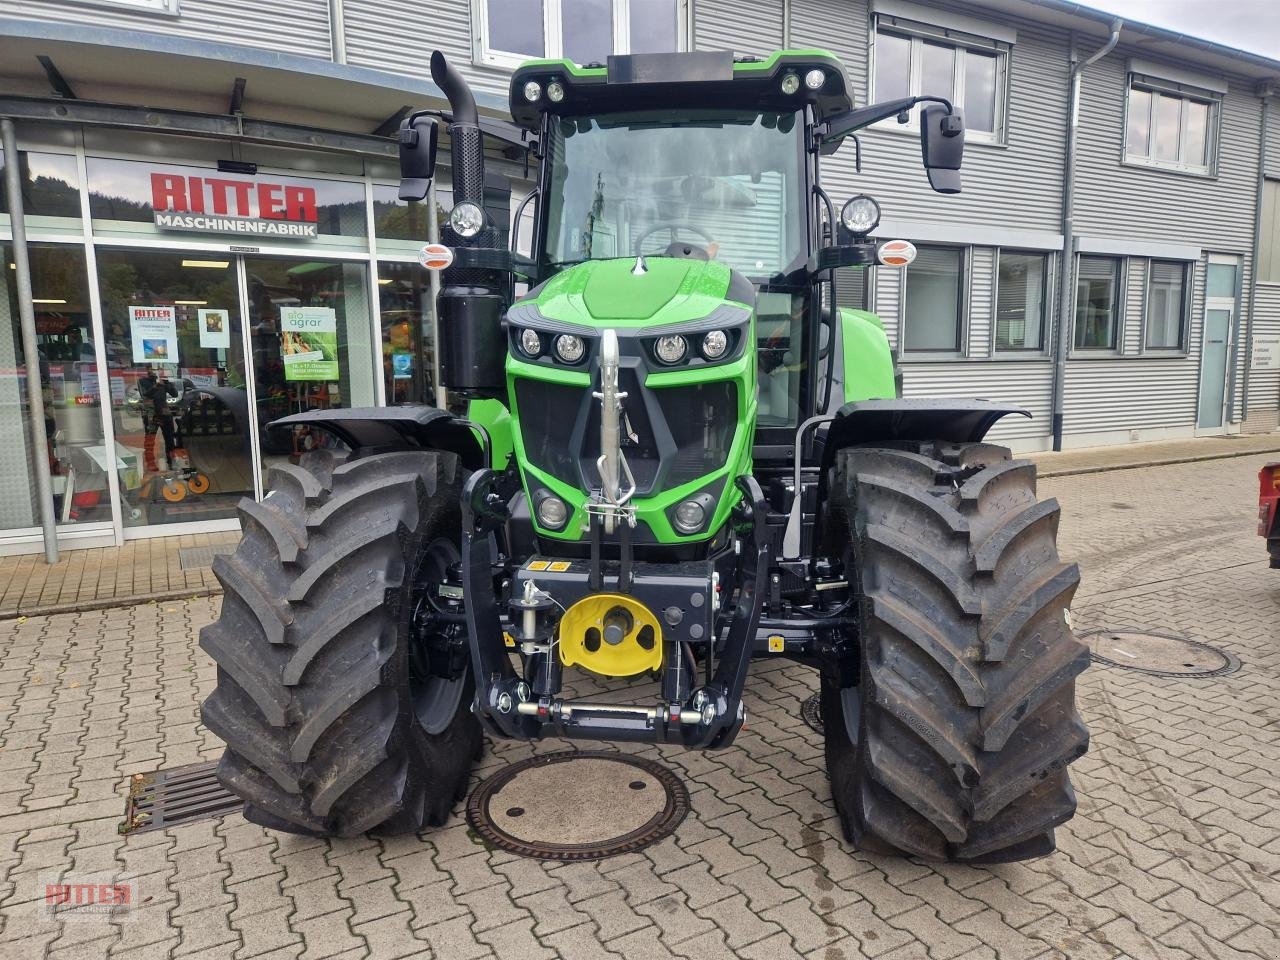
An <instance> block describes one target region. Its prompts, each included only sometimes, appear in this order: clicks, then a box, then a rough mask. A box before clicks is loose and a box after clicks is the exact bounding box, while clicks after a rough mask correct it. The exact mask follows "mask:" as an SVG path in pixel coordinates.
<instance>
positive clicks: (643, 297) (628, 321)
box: [521, 257, 755, 329]
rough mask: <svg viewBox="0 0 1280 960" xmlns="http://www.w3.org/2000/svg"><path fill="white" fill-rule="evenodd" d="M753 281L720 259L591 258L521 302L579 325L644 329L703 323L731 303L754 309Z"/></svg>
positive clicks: (555, 277)
mask: <svg viewBox="0 0 1280 960" xmlns="http://www.w3.org/2000/svg"><path fill="white" fill-rule="evenodd" d="M754 299H755V296H754V291H753V288H752V286H751V284H750V282H749V281H747V280H746V278H744V277H740V276H738V275H737V274H735V273H733V271H731V270H730V269H729V267H727V266H726V265H725V264H723V263H720V262H718V261H715V260H691V259H687V258H683V257H643V258H636V257H625V258H621V259H616V260H587V261H584V262H583V263H579V264H576V265H575V266H572V267H570V268H568V269H567V270H563V271H561V272H560V273H558V274H556V275H555V276H554V277H552V278H551V279H550V280H548V281H547V282H546V283H544V284H542V285H541V286H539V287H536V288H534V289H533V290H531V291H530V293H529V295H528V296H527V297H525V298H524V299H523V300H522V301H521V303H522V304H528V303H532V304H535V305H536V307H537V310H538V312H539V313H541V314H542V315H543V316H544V317H547V318H549V319H552V320H559V321H561V322H562V323H569V324H574V325H575V326H582V327H592V328H603V327H614V328H622V329H627V328H640V327H648V326H656V325H659V324H660V325H662V326H667V325H668V324H679V323H685V322H692V321H696V320H701V319H703V318H705V317H707V316H708V315H709V314H711V313H712V312H713V311H715V310H716V308H717V307H719V306H721V305H722V304H723V303H724V302H725V300H732V301H736V302H738V303H742V304H743V305H745V306H748V307H750V306H751V305H752V303H753V302H754Z"/></svg>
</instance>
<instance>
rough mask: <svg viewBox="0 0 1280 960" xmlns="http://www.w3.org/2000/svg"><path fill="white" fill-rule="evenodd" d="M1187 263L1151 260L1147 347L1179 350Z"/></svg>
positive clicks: (1188, 274) (1186, 303)
mask: <svg viewBox="0 0 1280 960" xmlns="http://www.w3.org/2000/svg"><path fill="white" fill-rule="evenodd" d="M1189 267H1190V265H1189V264H1187V263H1183V262H1179V261H1170V260H1152V261H1151V272H1150V273H1149V274H1148V276H1147V349H1148V350H1181V349H1182V348H1183V343H1184V337H1183V334H1184V331H1185V329H1186V321H1187V316H1188V313H1187V308H1188V306H1189V301H1190V297H1189V296H1188V295H1187V294H1188V286H1189V282H1190V278H1191V270H1190V269H1189Z"/></svg>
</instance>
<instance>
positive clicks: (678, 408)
mask: <svg viewBox="0 0 1280 960" xmlns="http://www.w3.org/2000/svg"><path fill="white" fill-rule="evenodd" d="M654 394H655V395H656V396H657V398H658V403H659V405H660V406H661V407H662V415H663V417H664V419H666V421H667V427H668V428H669V429H670V430H671V439H672V440H674V441H675V445H676V453H675V457H674V459H673V460H672V461H671V467H670V470H669V471H668V473H667V477H666V481H665V483H664V486H666V487H668V488H670V487H678V486H680V485H681V484H684V483H688V482H689V481H690V480H696V479H698V478H699V477H702V476H705V475H706V474H708V473H711V472H712V471H713V470H718V469H719V468H720V467H723V466H724V465H725V461H727V460H728V459H729V447H730V446H731V445H732V444H733V433H734V429H735V428H736V427H737V425H738V391H737V388H736V386H735V385H734V384H733V383H730V382H728V381H720V382H718V383H701V384H698V385H697V386H692V387H667V388H665V389H662V390H655V391H654Z"/></svg>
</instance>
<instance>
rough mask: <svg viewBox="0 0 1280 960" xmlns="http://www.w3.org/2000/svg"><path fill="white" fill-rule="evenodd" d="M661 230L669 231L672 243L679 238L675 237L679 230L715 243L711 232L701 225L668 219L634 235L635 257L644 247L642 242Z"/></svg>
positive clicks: (709, 242)
mask: <svg viewBox="0 0 1280 960" xmlns="http://www.w3.org/2000/svg"><path fill="white" fill-rule="evenodd" d="M661 230H670V231H671V243H672V245H674V244H675V243H677V242H678V240H679V238H678V237H677V234H678V233H679V232H680V231H681V230H689V231H690V232H692V233H696V234H697V235H698V236H700V237H701V238H702V239H703V240H705V241H707V243H708V244H712V243H715V240H713V239H712V238H711V234H709V233H707V231H705V230H703V229H702V228H701V227H695V226H694V225H693V224H692V223H684V222H682V221H678V220H670V221H666V222H662V223H655V224H654V225H653V226H652V227H650V228H649V229H647V230H646V231H644V233H642V234H640V236H638V237H636V256H637V257H638V256H640V253H641V251H642V250H643V248H644V242H645V241H646V240H648V239H649V237H651V236H652V235H653V234H655V233H658V232H659V231H661Z"/></svg>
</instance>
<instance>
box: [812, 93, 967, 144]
mask: <svg viewBox="0 0 1280 960" xmlns="http://www.w3.org/2000/svg"><path fill="white" fill-rule="evenodd" d="M921 103H940V104H942V105H943V106H944V107H946V108H947V113H953V112H954V110H955V108H954V107H952V106H951V101H950V100H948V99H946V98H945V97H930V96H921V97H903V98H901V99H899V100H886V101H885V102H884V103H873V104H870V105H869V106H866V107H860V108H859V109H857V110H850V111H849V112H848V113H842V114H838V115H837V116H834V117H832V118H831V119H830V120H828V121H827V122H826V123H824V124H823V126H822V129H821V131H820V137H821V139H823V140H840V139H842V138H844V137H847V136H848V135H849V134H851V133H855V132H856V131H858V130H861V129H862V128H863V127H869V126H871V125H872V124H873V123H879V122H880V121H881V120H888V119H889V118H890V117H892V116H899V117H900V118H901V116H903V115H905V114H906V113H907V111H908V110H910V109H911V108H912V107H914V106H916V105H917V104H921ZM900 122H905V121H902V120H901V119H900Z"/></svg>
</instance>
